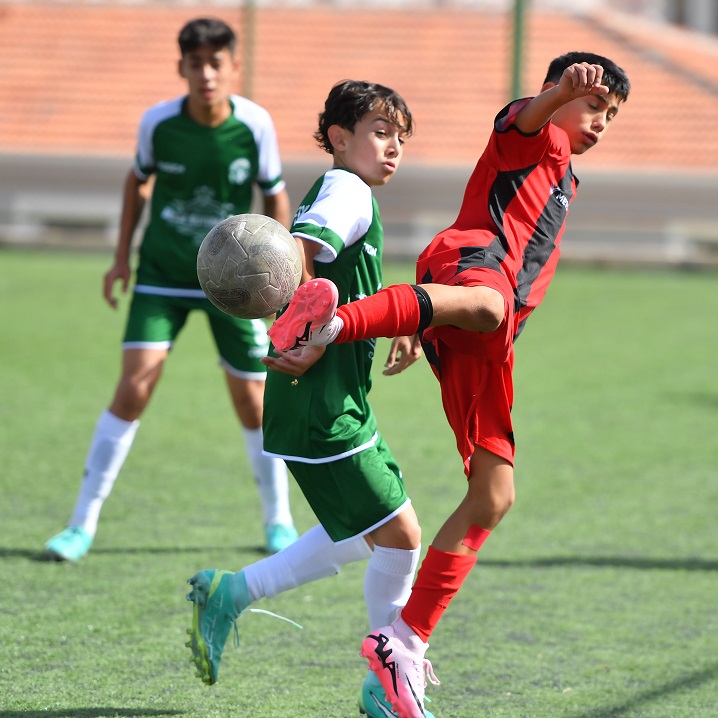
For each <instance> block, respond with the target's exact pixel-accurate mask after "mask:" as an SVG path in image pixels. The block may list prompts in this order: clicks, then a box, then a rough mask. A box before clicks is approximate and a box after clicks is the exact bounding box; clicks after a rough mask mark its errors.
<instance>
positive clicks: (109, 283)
mask: <svg viewBox="0 0 718 718" xmlns="http://www.w3.org/2000/svg"><path fill="white" fill-rule="evenodd" d="M131 274H132V272H131V270H130V265H129V264H128V263H127V262H123V261H120V260H115V263H114V264H113V265H112V266H111V267H110V269H109V270H108V272H107V273H106V274H105V276H104V277H103V280H102V296H103V297H104V298H105V301H106V302H107V303H108V304H109V305H110V306H111V307H112V308H113V309H117V299H116V298H115V293H114V287H115V282H118V281H119V282H121V283H122V284H121V289H122V293H123V294H126V293H127V288H128V287H129V286H130V277H131Z"/></svg>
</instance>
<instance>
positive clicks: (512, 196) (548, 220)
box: [417, 98, 578, 339]
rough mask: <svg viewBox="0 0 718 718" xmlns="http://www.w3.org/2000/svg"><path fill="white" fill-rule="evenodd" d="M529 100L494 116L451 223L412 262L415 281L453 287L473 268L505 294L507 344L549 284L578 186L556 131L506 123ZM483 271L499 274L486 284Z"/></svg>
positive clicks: (562, 137)
mask: <svg viewBox="0 0 718 718" xmlns="http://www.w3.org/2000/svg"><path fill="white" fill-rule="evenodd" d="M530 99H531V98H528V99H523V100H517V101H515V102H513V103H511V104H509V105H507V106H506V107H505V108H504V109H503V110H501V112H500V113H499V114H498V115H497V116H496V120H495V121H494V130H493V132H492V134H491V138H490V139H489V142H488V145H487V147H486V149H485V151H484V153H483V155H482V156H481V158H480V159H479V162H478V164H477V165H476V168H475V169H474V172H473V174H472V176H471V178H470V179H469V182H468V184H467V187H466V192H465V194H464V199H463V203H462V205H461V210H460V212H459V216H458V218H457V220H456V222H454V224H453V225H451V227H449V228H448V229H446V230H444V231H443V232H440V233H439V234H438V235H437V236H436V237H435V238H434V240H433V241H432V242H431V244H430V245H429V246H428V247H427V248H426V249H425V250H424V251H423V252H422V253H421V255H420V256H419V260H418V262H417V279H418V280H419V281H421V282H438V283H441V284H461V283H462V280H461V277H460V275H461V273H462V272H464V271H466V270H470V269H479V270H484V271H483V272H482V274H483V276H484V277H486V278H487V279H488V282H487V283H488V284H489V285H491V286H495V287H496V288H497V289H499V290H500V291H502V293H503V294H504V295H506V294H508V293H509V292H512V293H513V297H511V296H506V299H507V300H509V301H512V300H513V303H514V312H515V321H514V339H515V338H516V337H517V336H518V335H519V333H520V332H521V330H522V328H523V326H524V324H525V322H526V320H527V319H528V316H529V314H530V313H531V312H532V311H533V309H534V308H535V307H537V306H538V305H539V304H540V303H541V300H542V299H543V297H544V295H545V293H546V289H547V288H548V285H549V283H550V282H551V279H552V277H553V274H554V271H555V269H556V263H557V262H558V257H559V245H560V243H561V235H562V234H563V229H564V225H565V221H566V215H567V213H568V207H569V203H570V202H571V201H572V200H573V197H574V194H575V190H576V186H577V184H578V183H577V180H576V179H575V178H574V175H573V172H572V169H571V148H570V145H569V141H568V136H567V135H566V133H565V132H564V131H563V130H562V129H560V128H559V127H556V126H555V125H553V124H552V123H551V122H549V123H547V124H546V125H544V127H542V128H541V129H540V130H539V131H538V132H536V133H535V134H532V135H525V134H523V133H521V132H520V131H519V130H518V128H517V127H516V125H515V124H514V118H515V117H516V115H517V114H518V112H519V111H520V110H521V109H522V108H523V107H524V106H525V105H526V104H527V103H528V102H529V101H530ZM485 270H494V271H495V272H498V273H500V274H501V275H503V276H502V277H498V276H496V277H495V278H494V279H495V281H493V280H492V279H491V277H492V272H486V271H485ZM504 278H505V279H504ZM506 280H508V283H507V281H506ZM472 283H473V282H472Z"/></svg>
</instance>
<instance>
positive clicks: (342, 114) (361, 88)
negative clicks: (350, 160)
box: [314, 80, 414, 154]
mask: <svg viewBox="0 0 718 718" xmlns="http://www.w3.org/2000/svg"><path fill="white" fill-rule="evenodd" d="M378 105H383V107H384V109H385V110H386V114H387V116H388V118H389V120H390V121H391V122H392V123H394V124H395V125H396V126H397V127H398V128H399V129H401V130H403V131H404V132H405V133H406V136H407V137H408V136H410V135H411V134H412V132H413V131H414V121H413V119H412V117H411V112H410V111H409V107H408V106H407V104H406V102H405V101H404V98H403V97H402V96H401V95H400V94H399V93H398V92H396V91H395V90H392V89H391V88H390V87H385V86H384V85H379V84H377V83H375V82H362V81H359V80H344V81H342V82H339V83H337V84H336V85H334V87H332V89H331V91H330V92H329V96H328V97H327V99H326V102H325V103H324V112H322V113H320V115H319V127H318V129H317V131H316V132H315V133H314V139H315V140H316V141H317V144H318V145H319V146H320V147H321V148H322V149H323V150H324V151H325V152H328V153H329V154H334V147H332V143H331V142H330V141H329V134H328V132H329V128H330V127H331V126H332V125H339V127H343V128H344V129H347V130H349V131H350V132H353V131H354V127H355V126H356V124H357V122H360V121H361V119H362V118H363V117H364V116H365V115H367V114H368V113H369V112H371V111H372V110H373V109H374V108H375V107H377V106H378Z"/></svg>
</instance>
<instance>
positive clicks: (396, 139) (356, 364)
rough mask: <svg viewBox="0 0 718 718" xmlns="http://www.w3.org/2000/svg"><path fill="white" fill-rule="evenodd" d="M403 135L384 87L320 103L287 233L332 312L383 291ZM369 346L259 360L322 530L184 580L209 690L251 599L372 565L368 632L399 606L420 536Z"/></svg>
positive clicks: (276, 441) (365, 706) (269, 410)
mask: <svg viewBox="0 0 718 718" xmlns="http://www.w3.org/2000/svg"><path fill="white" fill-rule="evenodd" d="M412 130H413V121H412V117H411V113H410V112H409V109H408V107H407V105H406V103H405V102H404V100H403V99H402V98H401V97H400V96H399V95H398V94H397V93H396V92H394V91H393V90H391V89H389V88H387V87H384V86H382V85H378V84H373V83H367V82H355V81H351V80H350V81H345V82H341V83H339V84H338V85H336V86H335V87H334V88H333V89H332V90H331V92H330V93H329V96H328V98H327V100H326V103H325V108H324V112H323V113H322V114H321V115H320V118H319V128H318V130H317V132H316V133H315V138H316V139H317V141H318V143H319V145H320V147H322V148H323V149H324V150H325V151H326V152H328V153H330V154H331V155H332V157H333V167H332V169H330V170H329V171H328V172H326V173H325V174H323V175H322V176H321V177H320V178H319V179H318V180H317V181H316V182H315V184H314V186H313V187H312V188H311V189H310V191H309V193H308V194H307V195H306V197H305V198H304V200H303V201H302V203H301V205H300V207H299V209H298V210H297V213H296V215H295V218H294V222H293V224H292V228H291V231H292V234H293V235H294V237H295V238H296V239H297V241H298V243H299V245H300V249H301V250H302V253H303V256H304V277H303V278H304V280H305V281H306V280H310V279H312V278H313V277H327V278H331V279H332V281H333V282H334V284H335V285H336V286H337V287H338V293H339V302H340V303H341V304H344V303H346V302H351V301H354V300H356V299H359V298H361V297H364V296H367V295H370V294H374V293H375V292H377V291H378V290H379V289H380V288H381V286H382V267H381V261H382V251H383V241H384V237H383V230H382V225H381V219H380V217H379V209H378V206H377V203H376V200H375V199H374V197H373V195H372V191H371V188H372V187H378V186H382V185H384V184H386V183H387V182H388V181H389V180H390V179H391V178H392V177H393V175H394V173H395V172H396V171H397V169H398V167H399V164H400V162H401V158H402V153H403V143H404V140H405V138H406V137H408V136H409V135H410V134H411V132H412ZM374 350H375V342H374V340H371V341H368V342H361V343H356V344H344V345H336V346H330V347H326V348H325V347H320V348H315V347H311V348H308V349H303V350H299V351H290V352H274V351H271V350H270V354H269V356H268V357H267V358H266V359H264V360H263V362H264V364H266V365H267V366H268V367H269V369H270V372H269V376H268V377H267V388H266V392H265V408H264V441H265V443H264V447H265V453H267V454H269V455H270V456H273V457H276V458H281V459H284V460H285V461H286V462H287V464H288V466H289V468H290V471H291V472H292V474H293V475H294V477H295V479H296V480H297V482H298V483H299V485H300V487H301V489H302V491H303V492H304V495H305V496H306V498H307V500H308V501H309V503H310V505H311V507H312V509H313V510H314V512H315V514H316V515H317V518H318V519H319V521H320V524H319V525H317V526H315V527H314V528H312V529H310V530H309V531H308V532H307V533H305V534H303V535H302V536H300V538H299V539H298V540H297V542H296V543H294V544H293V545H292V546H290V547H289V548H287V549H285V550H284V551H281V552H280V553H278V554H276V555H274V556H270V557H269V558H266V559H263V560H262V561H258V562H257V563H254V564H252V565H250V566H247V567H245V568H244V570H242V571H239V572H237V573H231V572H225V571H215V570H204V571H200V572H199V573H197V574H196V575H195V576H193V577H192V578H191V579H190V580H189V583H190V584H191V585H192V586H193V588H192V591H191V592H190V594H189V596H188V599H189V600H191V601H193V602H194V604H195V605H194V618H193V625H192V629H190V634H191V640H190V641H189V643H188V646H189V647H190V648H191V649H192V652H193V654H194V660H195V663H196V665H197V668H198V669H199V675H200V677H201V678H202V679H203V680H204V681H205V682H206V683H208V684H212V683H215V682H216V680H217V673H218V670H219V664H220V660H221V657H222V651H223V649H224V644H225V642H226V640H227V636H228V635H229V631H230V629H231V626H232V623H233V621H234V620H235V619H236V617H237V616H238V615H239V614H240V613H241V612H242V611H243V610H245V609H246V608H247V607H248V606H249V605H250V604H251V603H253V602H255V601H257V600H259V599H260V598H268V597H271V596H275V595H277V594H278V593H281V592H283V591H287V590H289V589H291V588H295V587H297V586H300V585H303V584H305V583H308V582H309V581H314V580H316V579H318V578H322V577H324V576H331V575H333V574H336V573H337V572H338V571H339V569H340V568H341V567H342V566H343V565H344V564H346V563H349V562H351V561H359V560H362V559H369V561H368V565H367V570H366V574H365V581H364V595H365V600H366V605H367V611H368V614H369V622H370V625H371V626H380V625H384V623H386V618H387V617H389V616H395V615H396V614H397V612H398V610H400V609H401V607H402V606H403V605H404V603H405V602H406V600H407V598H408V596H409V592H410V588H411V582H412V579H413V576H414V572H415V569H416V566H417V563H418V559H419V554H420V550H421V545H420V540H421V530H420V528H419V524H418V521H417V518H416V514H415V512H414V509H413V507H412V505H411V502H410V500H409V498H408V497H407V495H406V491H405V489H404V482H403V480H402V476H401V472H400V471H399V468H398V466H397V464H396V461H395V460H394V457H393V456H392V455H391V452H390V451H389V449H388V447H387V445H386V443H385V442H384V440H383V438H382V436H381V434H380V433H379V431H378V428H377V424H376V419H375V417H374V414H373V412H372V409H371V406H370V405H369V403H368V401H367V395H368V393H369V390H370V388H371V374H370V372H371V365H372V360H373V357H374ZM419 356H420V347H419V345H418V343H417V341H416V340H415V339H414V338H410V337H398V338H396V339H395V340H394V342H393V343H392V347H391V351H390V355H389V359H388V362H387V367H388V368H387V369H386V371H385V374H394V373H398V372H399V371H401V370H402V369H404V368H405V367H407V366H409V365H410V364H411V363H413V362H414V361H416V359H418V358H419ZM382 621H383V622H384V623H382ZM360 710H361V712H362V713H367V714H368V715H369V716H370V717H371V718H375V717H376V718H381V717H382V716H387V715H389V716H391V715H392V713H391V710H390V707H389V704H388V703H387V702H386V700H385V693H384V690H383V688H382V687H381V685H380V684H379V681H378V680H377V679H376V677H375V676H374V675H373V674H372V673H369V674H368V675H367V678H366V680H365V683H364V686H363V688H362V693H361V697H360ZM427 715H429V714H427Z"/></svg>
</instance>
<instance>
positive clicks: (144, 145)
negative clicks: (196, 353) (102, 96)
mask: <svg viewBox="0 0 718 718" xmlns="http://www.w3.org/2000/svg"><path fill="white" fill-rule="evenodd" d="M186 99H187V98H186V97H179V98H176V99H174V100H171V101H169V102H164V103H160V104H158V105H155V106H154V107H152V108H150V109H149V110H148V111H147V112H146V113H145V114H144V115H143V117H142V120H141V122H140V128H139V137H138V144H137V155H136V159H135V167H134V171H135V174H136V175H137V176H138V177H139V178H140V179H146V178H148V177H149V176H150V175H153V174H154V175H155V185H154V188H153V191H152V205H151V210H150V220H149V224H148V226H147V229H146V231H145V235H144V238H143V240H142V246H141V248H140V263H139V267H138V270H137V284H138V289H137V291H145V292H148V293H154V292H152V290H151V289H148V288H150V287H160V288H170V289H174V290H185V291H177V292H172V293H171V294H173V295H174V296H185V297H186V296H193V297H195V296H196V297H202V296H204V295H203V294H202V291H201V289H200V288H199V282H198V280H197V250H198V249H199V245H200V244H201V243H202V240H203V239H204V237H205V235H206V234H207V232H208V231H209V230H210V229H211V228H212V227H214V225H215V224H217V223H218V222H220V221H221V220H223V219H225V218H226V217H229V216H230V215H233V214H240V213H243V212H249V211H250V208H251V205H252V187H253V184H254V183H255V182H256V183H257V184H258V185H259V187H260V188H261V189H262V191H263V192H265V193H266V194H273V193H276V192H279V191H280V190H281V189H283V188H284V181H283V180H282V176H281V161H280V157H279V149H278V146H277V138H276V133H275V130H274V124H273V123H272V120H271V117H270V115H269V113H268V112H267V111H266V110H265V109H264V108H262V107H260V106H259V105H257V104H255V103H254V102H251V101H250V100H248V99H246V98H244V97H239V96H236V95H232V96H231V98H230V102H231V104H232V114H231V115H230V117H229V118H228V119H227V120H226V121H225V122H224V123H223V124H222V125H220V126H219V127H206V126H204V125H200V124H198V123H196V122H194V121H193V120H192V119H191V118H190V117H189V116H188V115H187V113H186V112H185V111H184V110H183V108H184V105H185V103H186ZM186 290H192V291H189V292H187V291H186ZM162 293H163V294H167V292H162Z"/></svg>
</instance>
